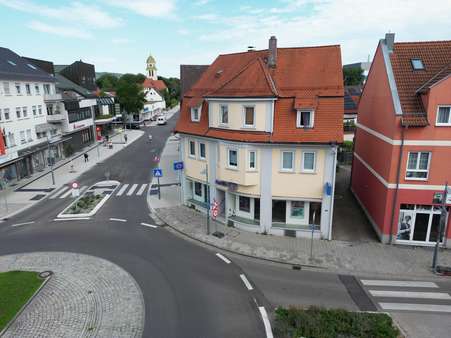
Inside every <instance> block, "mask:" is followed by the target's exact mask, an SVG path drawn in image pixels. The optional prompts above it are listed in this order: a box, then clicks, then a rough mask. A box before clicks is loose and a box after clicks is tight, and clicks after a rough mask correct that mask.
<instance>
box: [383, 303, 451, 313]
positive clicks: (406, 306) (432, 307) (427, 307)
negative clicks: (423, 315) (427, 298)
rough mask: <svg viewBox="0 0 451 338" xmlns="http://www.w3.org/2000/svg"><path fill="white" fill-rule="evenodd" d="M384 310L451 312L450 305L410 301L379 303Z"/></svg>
mask: <svg viewBox="0 0 451 338" xmlns="http://www.w3.org/2000/svg"><path fill="white" fill-rule="evenodd" d="M379 305H380V306H381V308H382V309H384V310H398V311H422V312H451V305H438V304H412V303H379Z"/></svg>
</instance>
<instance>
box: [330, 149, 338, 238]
mask: <svg viewBox="0 0 451 338" xmlns="http://www.w3.org/2000/svg"><path fill="white" fill-rule="evenodd" d="M332 152H333V153H334V155H333V156H334V160H333V168H332V170H333V171H332V195H331V202H330V217H329V234H328V238H327V239H328V240H329V241H330V240H332V221H333V217H334V198H335V183H336V182H335V179H336V176H337V152H338V146H337V145H336V144H335V146H334V148H333V150H332Z"/></svg>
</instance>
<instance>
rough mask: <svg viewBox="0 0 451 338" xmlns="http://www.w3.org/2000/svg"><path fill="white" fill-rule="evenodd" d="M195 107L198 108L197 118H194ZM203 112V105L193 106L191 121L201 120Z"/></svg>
mask: <svg viewBox="0 0 451 338" xmlns="http://www.w3.org/2000/svg"><path fill="white" fill-rule="evenodd" d="M194 109H197V113H198V115H197V117H198V118H197V119H195V118H194ZM201 114H202V106H198V107H191V121H192V122H199V121H200V116H201Z"/></svg>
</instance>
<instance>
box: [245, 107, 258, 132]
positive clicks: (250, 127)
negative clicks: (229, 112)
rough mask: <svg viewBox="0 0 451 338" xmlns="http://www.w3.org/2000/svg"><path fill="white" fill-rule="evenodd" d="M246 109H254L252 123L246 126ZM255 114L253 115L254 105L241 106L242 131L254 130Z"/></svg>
mask: <svg viewBox="0 0 451 338" xmlns="http://www.w3.org/2000/svg"><path fill="white" fill-rule="evenodd" d="M246 108H254V118H253V120H254V123H253V124H252V125H251V124H246ZM256 115H257V114H256V113H255V105H253V104H244V105H243V127H242V128H244V129H255V117H256Z"/></svg>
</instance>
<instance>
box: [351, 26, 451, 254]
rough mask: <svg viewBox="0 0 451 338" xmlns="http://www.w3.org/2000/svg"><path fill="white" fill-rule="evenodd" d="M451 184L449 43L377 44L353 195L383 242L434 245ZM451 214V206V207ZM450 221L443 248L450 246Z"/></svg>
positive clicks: (389, 40) (361, 115)
mask: <svg viewBox="0 0 451 338" xmlns="http://www.w3.org/2000/svg"><path fill="white" fill-rule="evenodd" d="M446 182H448V183H449V184H450V185H451V41H431V42H412V43H410V42H408V43H395V42H394V34H387V35H386V36H385V39H382V40H381V41H380V42H379V45H378V47H377V50H376V54H375V56H374V60H373V63H372V66H371V69H370V72H369V75H368V79H367V82H366V84H365V87H364V90H363V93H362V97H361V100H360V103H359V108H358V123H357V131H356V138H355V150H354V161H353V168H352V191H353V193H354V195H355V196H356V198H357V200H358V201H359V203H360V204H361V206H362V208H363V209H364V211H365V213H366V214H367V216H368V218H369V219H370V222H371V223H372V225H373V227H374V229H375V230H376V232H377V233H378V235H379V237H380V239H381V241H382V242H385V243H400V244H413V245H433V244H434V243H435V242H436V240H437V237H438V235H439V223H440V205H439V204H438V203H437V202H438V201H437V199H436V200H435V201H434V196H435V197H438V196H437V194H439V193H443V191H444V189H445V184H446ZM448 207H449V205H448ZM450 223H451V222H450V219H449V218H448V219H447V220H446V226H445V231H444V236H443V238H441V240H442V242H443V245H444V246H447V247H450V246H451V225H450Z"/></svg>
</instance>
